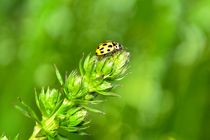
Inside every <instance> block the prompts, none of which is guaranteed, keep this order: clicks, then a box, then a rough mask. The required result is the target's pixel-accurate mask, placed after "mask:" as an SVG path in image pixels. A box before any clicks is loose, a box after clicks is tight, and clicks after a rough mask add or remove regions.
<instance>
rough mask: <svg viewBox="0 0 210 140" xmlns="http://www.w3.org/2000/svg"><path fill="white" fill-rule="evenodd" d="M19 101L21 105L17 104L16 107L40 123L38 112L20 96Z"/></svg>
mask: <svg viewBox="0 0 210 140" xmlns="http://www.w3.org/2000/svg"><path fill="white" fill-rule="evenodd" d="M18 101H19V103H20V105H15V107H16V108H17V109H18V110H19V111H21V112H22V113H23V114H24V115H25V116H26V117H29V118H31V119H33V120H35V121H36V122H38V123H40V124H41V122H40V121H39V119H38V117H37V115H36V113H35V112H34V110H33V109H32V108H31V107H30V106H28V105H27V104H25V103H24V102H23V101H22V100H21V99H20V98H18Z"/></svg>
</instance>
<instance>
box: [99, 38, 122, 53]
mask: <svg viewBox="0 0 210 140" xmlns="http://www.w3.org/2000/svg"><path fill="white" fill-rule="evenodd" d="M121 49H122V45H121V44H119V43H117V42H114V41H107V42H104V43H101V44H99V46H98V48H97V49H96V55H97V56H103V55H106V54H112V53H114V52H116V51H119V50H121Z"/></svg>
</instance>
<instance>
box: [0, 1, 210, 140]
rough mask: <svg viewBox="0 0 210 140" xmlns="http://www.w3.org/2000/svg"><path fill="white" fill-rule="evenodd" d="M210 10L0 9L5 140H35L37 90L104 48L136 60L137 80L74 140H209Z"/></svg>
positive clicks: (0, 125) (137, 5) (190, 6)
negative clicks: (32, 113) (110, 45)
mask: <svg viewBox="0 0 210 140" xmlns="http://www.w3.org/2000/svg"><path fill="white" fill-rule="evenodd" d="M209 37H210V0H84V1H81V0H30V1H29V0H0V133H1V134H2V133H6V134H7V135H8V136H10V137H11V138H12V137H14V136H15V135H16V134H17V133H19V134H20V138H21V139H23V140H24V139H27V138H28V137H29V136H30V134H31V133H32V130H33V126H34V122H33V121H32V120H30V119H28V118H26V117H24V116H23V115H22V114H21V113H20V112H19V111H17V110H16V109H15V108H14V104H15V103H16V102H17V97H21V98H22V99H23V100H24V101H25V102H26V103H28V104H30V105H31V106H32V107H33V108H34V109H35V110H37V108H36V106H35V101H34V88H36V89H38V90H39V89H40V88H41V87H48V86H49V87H56V86H58V82H57V80H56V78H55V73H54V68H53V64H56V65H57V67H58V68H59V69H60V71H61V73H62V74H63V75H64V74H65V72H66V71H67V72H70V71H72V70H74V69H78V63H79V60H80V58H81V57H82V55H83V54H84V55H87V54H89V53H90V52H91V53H92V54H94V53H95V48H96V46H97V45H98V44H99V43H100V42H103V41H105V40H115V41H118V42H120V43H121V44H123V45H124V46H125V47H126V48H127V49H128V50H129V51H130V53H131V61H130V70H129V75H128V76H127V77H126V78H125V79H124V80H122V81H121V82H120V85H121V86H120V87H118V88H116V89H115V91H116V92H117V93H119V94H120V95H121V96H122V98H109V99H107V100H106V101H105V102H104V103H102V104H100V105H98V106H97V108H99V109H101V110H103V111H105V112H106V113H107V114H106V115H105V116H101V115H98V114H92V113H90V115H89V116H90V118H91V120H92V123H91V127H90V128H89V129H88V130H87V131H88V133H90V135H89V136H78V135H74V134H72V137H71V139H75V140H87V139H89V140H209V139H210V47H209V46H210V38H209Z"/></svg>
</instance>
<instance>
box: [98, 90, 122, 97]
mask: <svg viewBox="0 0 210 140" xmlns="http://www.w3.org/2000/svg"><path fill="white" fill-rule="evenodd" d="M96 92H97V93H99V94H101V95H105V96H114V97H121V96H120V95H119V94H116V93H112V92H106V91H96Z"/></svg>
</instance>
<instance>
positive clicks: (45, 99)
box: [36, 88, 61, 116]
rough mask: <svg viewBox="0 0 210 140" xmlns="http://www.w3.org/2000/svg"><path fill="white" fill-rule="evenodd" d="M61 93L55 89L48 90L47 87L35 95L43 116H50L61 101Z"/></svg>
mask: <svg viewBox="0 0 210 140" xmlns="http://www.w3.org/2000/svg"><path fill="white" fill-rule="evenodd" d="M60 97H61V94H60V93H59V92H58V90H56V89H52V90H50V89H49V88H48V89H47V91H46V92H45V91H44V89H42V91H41V93H40V94H39V95H38V96H37V98H36V102H37V105H38V107H39V109H40V111H41V113H42V114H43V116H50V115H52V113H53V112H54V111H55V109H56V108H57V106H58V104H60V103H61V99H60Z"/></svg>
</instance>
